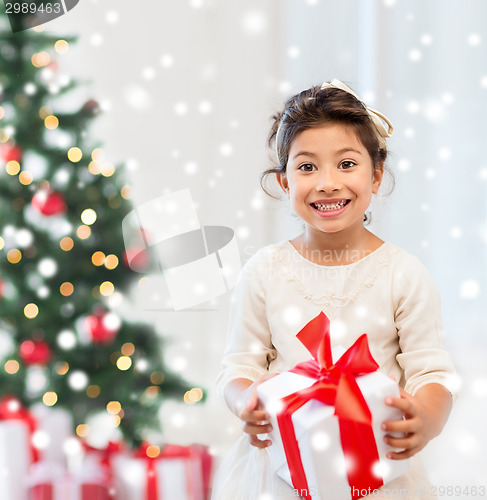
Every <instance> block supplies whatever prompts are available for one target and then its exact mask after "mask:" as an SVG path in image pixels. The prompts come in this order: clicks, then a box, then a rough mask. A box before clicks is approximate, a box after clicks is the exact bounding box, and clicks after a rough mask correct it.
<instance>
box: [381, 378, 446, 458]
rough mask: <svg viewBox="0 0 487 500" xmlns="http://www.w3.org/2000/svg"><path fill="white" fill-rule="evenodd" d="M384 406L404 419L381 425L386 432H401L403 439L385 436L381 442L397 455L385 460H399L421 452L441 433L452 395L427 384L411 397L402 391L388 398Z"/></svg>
mask: <svg viewBox="0 0 487 500" xmlns="http://www.w3.org/2000/svg"><path fill="white" fill-rule="evenodd" d="M386 404H387V405H389V406H393V407H395V408H399V409H400V410H401V411H402V413H403V415H404V420H396V421H388V422H384V423H383V424H382V428H383V430H385V431H386V432H388V433H390V432H402V433H404V434H405V436H404V437H401V438H396V437H392V436H391V435H390V434H387V435H386V436H385V438H384V441H385V442H386V443H387V444H389V445H390V446H392V447H393V448H402V449H403V451H400V452H390V453H388V455H387V456H388V458H391V459H393V460H402V459H405V458H409V457H411V456H413V455H415V454H416V453H418V451H420V450H422V449H423V448H424V447H425V446H426V444H427V443H428V442H429V441H430V440H431V439H433V438H434V437H436V436H438V434H440V432H441V431H442V430H443V427H444V426H445V423H446V421H447V419H448V416H449V414H450V411H451V407H452V396H451V394H450V392H449V391H448V390H447V389H446V388H445V387H444V386H443V385H441V384H435V383H433V384H427V385H424V386H423V387H421V388H419V389H418V391H417V392H416V394H415V395H414V396H412V395H411V394H408V393H407V392H405V391H404V390H403V389H401V397H400V398H387V399H386Z"/></svg>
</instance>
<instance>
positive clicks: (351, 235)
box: [212, 80, 454, 500]
mask: <svg viewBox="0 0 487 500" xmlns="http://www.w3.org/2000/svg"><path fill="white" fill-rule="evenodd" d="M382 120H384V122H386V123H387V125H388V128H386V127H385V126H384V123H383V121H382ZM391 133H392V125H391V124H390V122H389V120H388V119H387V118H386V117H385V116H384V115H382V114H380V113H378V112H377V111H374V110H372V109H371V108H368V107H367V106H366V105H365V104H364V103H363V102H362V101H361V100H360V99H359V98H358V97H357V95H356V94H354V93H353V91H352V90H351V89H350V88H348V87H347V86H346V85H344V84H343V83H341V82H340V81H338V80H333V81H332V82H331V83H325V84H323V85H322V86H321V87H319V86H316V87H311V88H310V89H308V90H304V91H303V92H301V93H300V94H297V95H295V96H294V97H292V98H290V99H289V100H288V101H287V103H286V106H285V108H284V111H283V112H282V113H280V114H278V115H277V116H276V117H275V120H274V124H273V127H272V131H271V135H270V139H269V143H270V144H272V142H273V141H275V147H276V152H277V157H278V162H279V164H278V165H277V167H276V168H273V169H269V170H267V171H266V172H264V174H263V178H265V177H266V176H268V175H275V176H276V178H277V181H278V183H279V185H280V187H281V188H282V190H283V191H284V193H285V194H286V196H287V198H288V199H289V201H290V203H291V207H292V209H293V211H294V212H295V214H296V215H297V216H298V217H300V218H301V219H302V221H303V223H304V232H303V233H302V234H300V235H299V236H297V237H296V238H294V239H293V240H291V241H283V242H281V243H277V244H274V245H270V246H268V247H265V248H263V249H261V250H260V251H258V252H257V253H256V254H255V255H254V256H253V257H252V258H251V259H250V260H249V261H248V262H247V263H246V265H245V266H244V268H243V270H242V273H241V276H240V278H239V282H238V284H237V287H236V289H235V292H234V298H233V301H232V309H231V314H230V329H229V334H228V343H227V347H226V350H225V355H224V358H223V369H222V371H221V373H220V375H219V377H218V386H219V389H220V391H221V394H222V396H223V397H224V399H225V401H226V403H227V405H228V406H229V408H230V409H231V410H232V411H233V412H234V413H235V415H236V416H237V417H238V418H240V419H241V420H242V422H243V435H242V437H241V438H240V439H239V440H238V441H237V443H235V445H234V447H233V448H232V450H231V451H230V453H229V455H228V456H227V457H226V458H225V460H224V461H223V463H222V465H221V467H220V469H219V472H218V474H217V477H216V479H215V485H214V491H213V497H212V498H213V500H271V499H276V500H280V499H295V498H296V497H297V496H298V494H297V492H296V491H294V490H293V489H292V488H291V487H290V486H288V485H287V484H285V483H284V481H282V480H281V479H280V478H279V477H277V475H276V474H274V472H273V470H272V465H271V462H270V459H269V455H268V450H267V449H266V448H267V447H268V446H270V445H271V444H272V443H271V442H270V440H268V439H266V438H265V434H266V433H268V432H270V431H271V426H270V424H269V423H268V422H267V421H268V419H269V415H267V414H266V412H265V411H264V410H263V409H262V406H261V403H260V401H259V399H258V397H257V393H256V387H257V385H258V384H260V383H261V382H263V381H264V380H266V379H267V378H269V377H270V376H272V374H273V373H278V372H282V371H285V370H289V369H291V368H292V367H293V366H294V365H296V364H297V363H299V362H302V361H305V360H308V359H310V357H311V356H310V353H309V352H308V351H307V349H306V348H305V347H304V346H303V344H301V342H300V341H299V340H298V339H297V338H296V334H297V333H298V332H299V331H300V330H301V329H302V328H303V326H304V325H306V324H307V323H308V322H309V321H310V320H311V319H313V318H314V317H316V316H317V315H318V314H319V313H320V311H323V312H324V313H325V314H326V315H327V316H328V318H329V319H330V321H331V343H332V347H333V346H335V345H342V346H343V347H344V348H348V347H350V346H351V345H352V344H353V343H354V341H355V340H356V339H357V338H358V337H359V336H360V335H361V334H363V333H367V336H368V340H369V345H370V350H371V353H372V355H373V357H374V358H375V360H376V361H377V363H378V364H379V366H380V371H382V372H383V373H385V374H387V375H389V376H391V377H393V378H394V379H395V380H397V382H398V383H399V385H400V387H401V389H400V391H401V397H400V398H387V400H386V401H385V404H387V405H390V406H393V407H396V408H399V409H400V410H401V411H402V413H403V415H404V417H403V419H402V420H399V421H389V422H383V423H382V427H383V429H384V430H385V431H386V433H387V434H386V438H385V440H386V442H387V443H388V444H390V445H391V446H392V447H393V448H394V449H396V450H397V451H395V452H392V451H391V452H390V453H389V455H388V456H389V458H391V459H393V460H403V459H405V458H409V457H412V465H411V468H410V469H409V472H408V473H406V474H404V475H403V476H401V477H399V478H398V479H396V480H394V481H392V482H390V483H388V484H386V485H384V486H382V487H381V488H380V489H379V492H380V493H378V492H377V491H376V492H374V494H373V495H369V496H370V497H373V498H380V497H382V498H386V497H387V498H400V497H401V496H402V497H403V498H418V499H421V500H424V499H425V498H435V497H434V496H433V494H432V492H431V488H430V485H429V483H428V481H427V479H426V476H425V473H424V470H423V468H422V465H421V462H420V461H419V457H418V455H417V453H418V452H419V451H420V450H421V449H422V448H424V446H425V445H426V444H427V443H428V441H430V440H431V439H432V438H434V437H435V436H437V435H438V434H439V433H440V432H441V430H442V428H443V426H444V424H445V422H446V420H447V418H448V415H449V413H450V408H451V404H452V394H451V392H450V391H449V390H448V389H447V386H448V381H449V379H450V378H451V376H452V374H453V373H454V368H453V365H452V362H451V359H450V356H449V355H448V353H447V352H446V351H445V349H444V346H443V329H442V323H441V314H440V300H439V296H438V291H437V289H436V286H435V283H434V282H433V280H432V278H431V276H430V275H429V273H428V271H427V270H426V269H425V267H424V266H423V265H422V264H421V263H420V261H419V260H418V259H417V258H416V257H415V256H413V255H411V254H409V253H407V252H406V251H404V250H402V249H401V248H399V247H397V246H395V245H393V244H391V243H388V242H384V241H382V240H381V239H380V238H379V237H377V236H376V235H374V234H372V233H371V232H370V231H368V230H367V229H366V228H365V227H364V218H365V217H364V214H365V211H366V210H367V208H368V206H369V204H370V201H371V197H372V194H375V193H377V191H378V189H379V186H380V184H381V181H382V177H383V173H384V163H385V160H386V158H387V142H386V139H387V138H388V137H390V135H391ZM395 432H401V433H404V434H403V437H401V438H398V437H393V436H392V433H395ZM389 433H390V434H389ZM391 492H393V493H391Z"/></svg>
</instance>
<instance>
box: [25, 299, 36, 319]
mask: <svg viewBox="0 0 487 500" xmlns="http://www.w3.org/2000/svg"><path fill="white" fill-rule="evenodd" d="M24 314H25V317H26V318H29V319H33V318H35V317H36V316H37V315H38V314H39V308H38V307H37V305H36V304H34V303H30V304H27V305H26V306H25V307H24Z"/></svg>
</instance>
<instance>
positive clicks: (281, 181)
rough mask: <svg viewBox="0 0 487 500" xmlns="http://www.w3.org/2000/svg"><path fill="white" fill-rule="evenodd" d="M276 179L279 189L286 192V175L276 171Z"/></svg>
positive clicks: (287, 187)
mask: <svg viewBox="0 0 487 500" xmlns="http://www.w3.org/2000/svg"><path fill="white" fill-rule="evenodd" d="M276 179H277V182H278V183H279V186H281V189H282V190H283V191H284V192H285V193H286V194H288V191H289V185H288V183H287V177H286V174H281V173H276Z"/></svg>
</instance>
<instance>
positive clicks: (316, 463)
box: [257, 349, 409, 500]
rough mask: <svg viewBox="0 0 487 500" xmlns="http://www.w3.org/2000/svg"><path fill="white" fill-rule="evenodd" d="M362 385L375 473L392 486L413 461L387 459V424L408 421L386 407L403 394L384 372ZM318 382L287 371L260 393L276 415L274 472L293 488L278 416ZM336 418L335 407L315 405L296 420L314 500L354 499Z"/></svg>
mask: <svg viewBox="0 0 487 500" xmlns="http://www.w3.org/2000/svg"><path fill="white" fill-rule="evenodd" d="M336 353H337V350H336V349H334V350H333V354H334V358H335V354H336ZM340 354H341V352H340ZM356 381H357V384H358V386H359V388H360V390H361V392H362V395H363V396H364V399H365V401H366V403H367V405H368V407H369V409H370V412H371V414H372V430H373V433H374V437H375V441H376V445H377V451H378V455H379V462H378V463H376V464H374V466H373V471H374V473H376V475H377V476H378V477H381V478H382V480H383V482H384V484H386V483H387V482H389V481H391V480H392V479H394V478H396V477H398V476H400V475H402V474H404V473H405V472H407V470H408V468H409V460H407V459H406V460H390V459H388V458H386V453H387V452H389V451H391V450H392V448H391V447H390V446H388V445H387V444H386V443H385V442H384V435H385V432H384V431H383V430H382V429H381V424H382V423H383V422H384V421H386V420H401V419H402V413H401V411H400V410H398V409H397V408H392V407H389V406H387V405H386V404H385V402H384V400H385V398H386V397H388V396H392V397H399V389H398V386H397V384H396V383H395V382H394V381H393V380H391V379H390V378H389V377H387V376H386V375H384V374H382V373H380V372H373V373H369V374H366V375H362V376H358V377H356ZM315 382H316V379H313V378H310V377H306V376H302V375H298V374H296V373H292V372H284V373H281V374H279V375H277V376H275V377H273V378H271V379H269V380H267V381H265V382H263V383H262V384H260V385H259V386H258V388H257V392H258V395H259V398H260V400H261V401H262V403H263V405H264V407H265V409H266V411H267V412H268V413H269V415H270V416H271V420H270V423H271V424H272V427H273V431H272V432H271V433H270V434H269V439H271V440H272V443H273V444H272V445H271V446H270V447H269V448H268V450H269V453H270V456H271V459H272V463H273V467H274V470H275V471H276V473H277V474H278V475H279V476H280V477H281V478H282V479H284V481H286V482H287V483H288V484H289V485H290V486H291V487H293V488H294V486H293V484H292V480H291V475H290V472H289V468H288V465H287V461H286V455H285V452H284V446H283V442H282V439H281V436H280V432H279V424H278V421H277V414H278V412H279V410H280V409H281V408H282V401H281V400H282V398H284V397H285V396H288V395H290V394H293V393H295V392H297V391H300V390H303V389H305V388H307V387H310V386H311V385H313V384H314V383H315ZM334 413H335V408H334V407H333V406H330V405H326V404H324V403H322V402H319V401H316V400H312V401H309V402H307V403H306V404H304V405H303V406H302V407H301V408H299V409H298V410H297V411H296V412H294V413H293V415H292V422H293V425H294V432H295V435H296V440H297V442H298V446H299V450H300V454H301V461H302V463H303V467H304V471H305V473H306V479H307V483H308V491H307V492H306V493H307V495H309V497H311V498H312V499H313V500H349V499H351V498H352V491H351V486H350V485H349V483H348V478H347V471H346V459H345V455H344V453H343V450H342V445H341V441H340V428H339V421H338V418H337V417H335V415H334ZM300 493H302V492H297V494H298V495H299V494H300ZM355 493H356V492H355ZM362 493H363V494H361V495H359V496H365V494H367V492H362ZM368 493H370V491H369V492H368ZM303 496H304V495H303ZM355 496H356V495H355Z"/></svg>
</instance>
